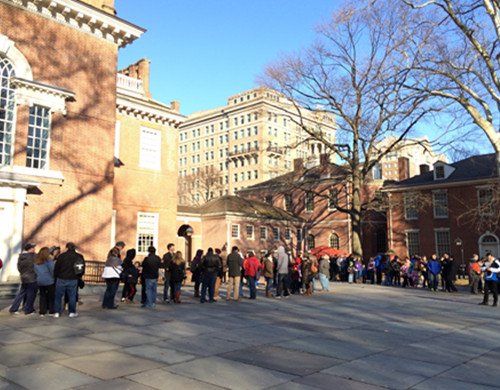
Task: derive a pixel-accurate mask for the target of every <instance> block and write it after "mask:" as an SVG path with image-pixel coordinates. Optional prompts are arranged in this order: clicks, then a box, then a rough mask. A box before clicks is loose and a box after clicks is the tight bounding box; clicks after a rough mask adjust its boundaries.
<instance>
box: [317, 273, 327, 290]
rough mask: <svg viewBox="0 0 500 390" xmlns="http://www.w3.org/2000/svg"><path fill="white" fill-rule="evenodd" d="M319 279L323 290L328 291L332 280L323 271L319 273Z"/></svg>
mask: <svg viewBox="0 0 500 390" xmlns="http://www.w3.org/2000/svg"><path fill="white" fill-rule="evenodd" d="M319 281H320V283H321V287H322V288H323V290H325V291H328V289H329V288H330V281H329V280H328V278H327V277H326V275H325V274H322V273H321V272H320V273H319Z"/></svg>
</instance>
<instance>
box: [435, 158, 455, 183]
mask: <svg viewBox="0 0 500 390" xmlns="http://www.w3.org/2000/svg"><path fill="white" fill-rule="evenodd" d="M455 169H456V168H454V167H452V166H451V165H448V164H445V163H444V162H442V161H438V162H436V163H435V164H434V180H445V179H448V178H449V177H450V175H451V174H452V173H453V172H454V171H455Z"/></svg>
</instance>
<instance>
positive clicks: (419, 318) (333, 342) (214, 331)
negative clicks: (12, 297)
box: [0, 283, 500, 390]
mask: <svg viewBox="0 0 500 390" xmlns="http://www.w3.org/2000/svg"><path fill="white" fill-rule="evenodd" d="M221 290H222V289H221ZM191 293H192V288H189V287H188V288H185V289H184V292H183V296H182V302H183V303H182V304H180V305H174V304H159V305H157V307H156V308H155V309H149V310H148V309H141V308H140V305H138V304H135V305H125V304H121V305H120V307H119V309H118V310H107V311H105V310H103V309H101V308H100V304H101V302H100V299H101V297H100V296H98V295H86V296H83V297H82V300H83V301H84V304H83V305H82V306H81V307H80V309H79V313H80V316H79V317H78V318H75V319H72V318H68V317H67V315H66V314H65V315H63V316H62V317H61V318H59V319H54V318H51V317H44V318H40V317H39V316H38V315H36V316H27V317H25V316H23V315H16V316H14V315H9V314H8V312H7V310H8V306H9V305H10V301H0V309H2V310H1V311H0V348H1V353H0V389H70V388H78V389H107V390H111V389H119V390H124V389H132V390H136V389H137V390H140V389H167V388H168V389H179V388H186V389H204V390H205V389H207V390H210V389H283V390H285V389H286V390H294V389H309V390H312V389H328V390H331V389H382V388H390V389H422V390H423V389H453V390H460V389H467V390H470V389H474V390H482V389H484V390H486V389H494V388H499V386H500V371H499V370H498V362H499V361H500V322H499V319H500V310H499V308H493V307H491V306H489V307H485V306H478V305H477V303H478V302H480V301H481V299H482V297H481V296H478V295H475V296H473V295H469V294H466V293H458V294H446V293H431V292H429V291H428V290H423V289H418V290H415V289H401V288H386V287H381V286H371V285H348V284H341V283H334V284H332V285H331V291H330V292H329V293H318V294H314V295H313V296H312V297H304V296H292V297H290V298H288V299H281V300H277V299H273V298H264V297H263V291H262V290H259V291H258V296H257V300H247V299H244V300H242V301H241V302H234V301H230V302H226V301H225V300H219V301H218V302H217V303H212V304H209V303H205V304H200V303H199V301H198V300H195V299H194V298H192V297H191ZM245 293H246V294H247V295H248V291H247V290H245ZM221 296H222V297H225V292H224V291H222V293H221Z"/></svg>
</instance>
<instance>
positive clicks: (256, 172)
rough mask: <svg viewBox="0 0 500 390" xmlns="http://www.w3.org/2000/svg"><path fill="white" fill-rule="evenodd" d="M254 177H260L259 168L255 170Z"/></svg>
mask: <svg viewBox="0 0 500 390" xmlns="http://www.w3.org/2000/svg"><path fill="white" fill-rule="evenodd" d="M253 178H254V179H258V178H259V171H258V170H255V171H253Z"/></svg>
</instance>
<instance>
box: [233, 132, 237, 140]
mask: <svg viewBox="0 0 500 390" xmlns="http://www.w3.org/2000/svg"><path fill="white" fill-rule="evenodd" d="M233 135H234V136H233V139H238V132H237V131H235V132H234V133H233Z"/></svg>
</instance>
